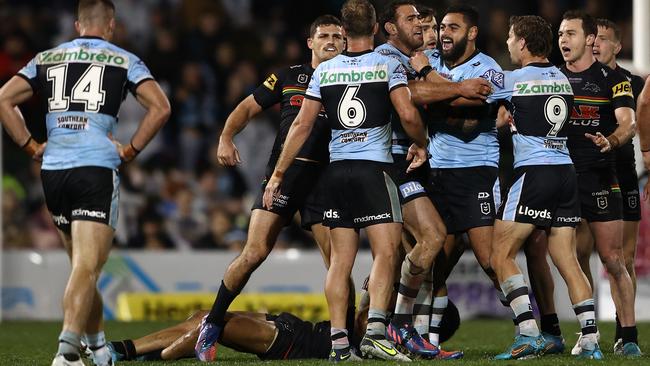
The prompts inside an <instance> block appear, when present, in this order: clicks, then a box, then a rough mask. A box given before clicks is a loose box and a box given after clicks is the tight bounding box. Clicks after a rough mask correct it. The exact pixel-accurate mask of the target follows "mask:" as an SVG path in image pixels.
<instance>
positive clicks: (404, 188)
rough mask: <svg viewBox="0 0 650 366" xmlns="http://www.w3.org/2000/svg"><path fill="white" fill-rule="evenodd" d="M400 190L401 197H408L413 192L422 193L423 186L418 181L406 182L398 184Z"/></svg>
mask: <svg viewBox="0 0 650 366" xmlns="http://www.w3.org/2000/svg"><path fill="white" fill-rule="evenodd" d="M399 190H400V192H402V197H404V198H406V197H410V196H412V195H414V194H418V193H424V187H422V184H420V182H408V183H404V184H402V185H401V186H399Z"/></svg>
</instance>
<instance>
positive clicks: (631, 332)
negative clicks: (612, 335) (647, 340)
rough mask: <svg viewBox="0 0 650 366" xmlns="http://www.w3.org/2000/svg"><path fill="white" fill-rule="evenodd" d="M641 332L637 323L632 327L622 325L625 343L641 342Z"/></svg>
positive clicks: (622, 336) (622, 335)
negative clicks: (637, 328) (637, 327)
mask: <svg viewBox="0 0 650 366" xmlns="http://www.w3.org/2000/svg"><path fill="white" fill-rule="evenodd" d="M638 337H639V333H638V332H637V330H636V325H635V326H632V327H621V338H623V344H626V343H630V342H631V343H636V344H639V339H638Z"/></svg>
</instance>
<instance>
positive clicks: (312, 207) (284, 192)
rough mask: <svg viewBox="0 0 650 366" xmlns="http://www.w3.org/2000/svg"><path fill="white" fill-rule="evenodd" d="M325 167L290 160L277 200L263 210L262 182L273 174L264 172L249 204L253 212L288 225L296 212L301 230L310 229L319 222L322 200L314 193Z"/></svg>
mask: <svg viewBox="0 0 650 366" xmlns="http://www.w3.org/2000/svg"><path fill="white" fill-rule="evenodd" d="M324 170H325V166H324V165H323V164H320V163H313V162H306V161H301V160H294V162H293V163H292V164H291V165H290V166H289V169H287V171H286V172H285V173H284V179H282V184H281V185H280V196H279V197H277V198H275V199H273V207H272V208H271V209H270V210H267V209H266V208H265V207H264V206H263V205H262V197H263V196H264V189H265V188H266V182H268V179H269V177H270V175H271V174H272V173H273V172H267V175H266V178H265V179H264V181H263V182H262V189H261V190H260V193H259V194H258V196H257V199H256V200H255V203H254V204H253V208H252V209H253V210H256V209H259V210H264V211H269V212H273V213H275V214H278V215H279V216H280V217H282V218H283V219H284V220H285V224H286V225H288V224H289V223H290V222H291V219H292V218H293V216H294V215H295V214H296V212H297V211H300V221H301V226H302V227H303V228H305V229H310V228H311V226H312V225H314V224H319V223H321V222H322V221H323V211H324V206H323V199H324V198H323V197H322V192H320V191H319V190H318V187H319V181H320V178H321V175H322V173H323V171H324Z"/></svg>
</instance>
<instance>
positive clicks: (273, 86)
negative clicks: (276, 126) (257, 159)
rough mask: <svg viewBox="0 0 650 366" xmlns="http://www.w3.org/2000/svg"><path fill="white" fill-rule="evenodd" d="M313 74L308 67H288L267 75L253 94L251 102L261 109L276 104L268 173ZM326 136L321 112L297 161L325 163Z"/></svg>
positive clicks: (278, 155) (323, 114)
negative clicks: (277, 113)
mask: <svg viewBox="0 0 650 366" xmlns="http://www.w3.org/2000/svg"><path fill="white" fill-rule="evenodd" d="M313 73H314V69H313V68H312V67H311V65H309V64H304V65H294V66H290V67H287V68H285V69H282V70H280V71H278V72H277V73H272V74H270V75H269V76H268V77H267V78H266V80H265V81H264V83H262V85H260V86H259V87H258V88H257V89H256V90H255V91H254V92H253V97H254V98H255V101H256V102H257V104H259V105H260V106H261V107H262V108H264V109H267V108H269V107H271V106H273V105H274V104H276V103H280V112H281V119H282V120H281V122H280V130H279V131H278V134H277V136H276V137H275V143H274V144H273V150H272V151H271V157H270V158H269V163H268V167H269V169H270V170H271V171H273V169H274V168H275V163H276V162H277V160H278V158H279V157H280V153H281V152H282V146H283V145H284V140H286V138H287V134H288V133H289V128H290V127H291V123H293V120H294V119H295V118H296V115H298V111H300V106H301V105H302V100H303V99H304V97H305V90H306V89H307V86H308V85H309V81H310V80H311V76H312V74H313ZM329 134H330V130H329V126H328V125H327V116H326V115H325V112H324V111H323V112H321V113H320V114H319V115H318V118H317V119H316V124H315V125H314V128H313V129H312V132H311V134H310V135H309V137H308V138H307V141H306V142H305V144H304V145H303V146H302V148H301V149H300V152H298V155H297V157H299V158H305V159H310V160H316V161H319V162H323V163H327V162H328V161H329V152H328V144H329V141H330V135H329Z"/></svg>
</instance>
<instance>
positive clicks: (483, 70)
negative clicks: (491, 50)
mask: <svg viewBox="0 0 650 366" xmlns="http://www.w3.org/2000/svg"><path fill="white" fill-rule="evenodd" d="M472 77H481V78H483V79H485V80H487V81H489V82H490V84H491V86H492V94H491V95H489V96H488V98H487V103H494V102H496V101H497V100H498V99H499V98H494V97H493V96H495V95H500V93H501V92H502V91H503V90H504V89H505V88H506V85H505V74H504V72H503V70H502V69H501V66H499V64H497V63H496V61H494V60H492V59H491V58H489V57H484V58H482V59H481V66H480V67H477V68H476V70H475V72H474V75H473V76H472Z"/></svg>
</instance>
